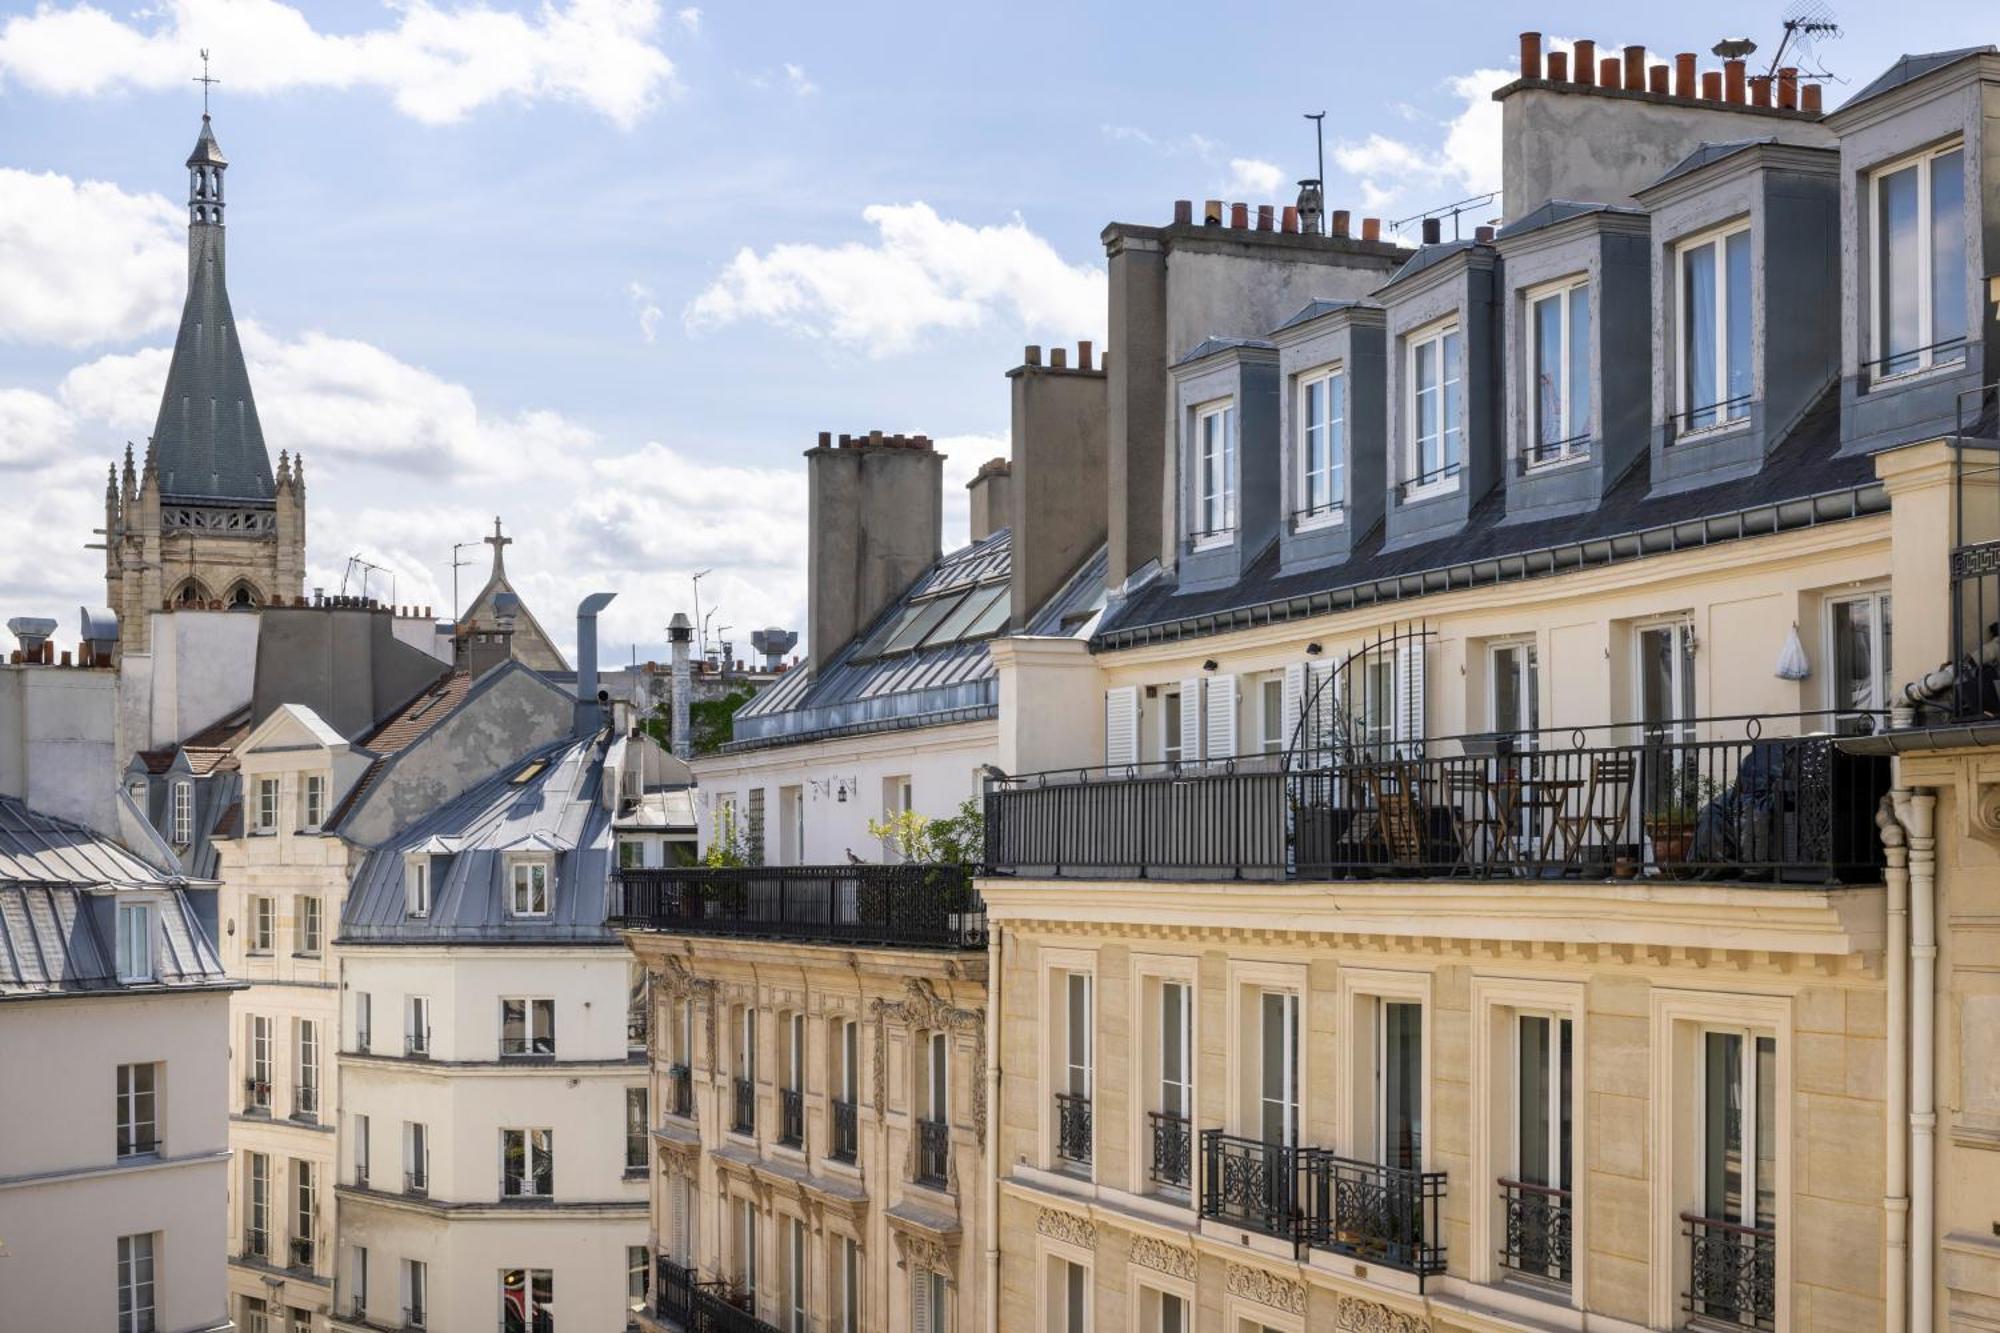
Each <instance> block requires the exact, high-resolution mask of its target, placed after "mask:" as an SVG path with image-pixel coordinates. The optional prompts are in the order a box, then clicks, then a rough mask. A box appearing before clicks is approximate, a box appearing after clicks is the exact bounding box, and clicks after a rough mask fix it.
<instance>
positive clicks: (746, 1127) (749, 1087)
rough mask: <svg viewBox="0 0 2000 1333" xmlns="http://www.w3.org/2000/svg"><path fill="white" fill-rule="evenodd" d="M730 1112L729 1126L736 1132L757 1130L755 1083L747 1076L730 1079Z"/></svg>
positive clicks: (745, 1132)
mask: <svg viewBox="0 0 2000 1333" xmlns="http://www.w3.org/2000/svg"><path fill="white" fill-rule="evenodd" d="M729 1086H730V1088H731V1090H732V1097H731V1100H732V1103H733V1104H732V1106H731V1111H732V1114H731V1116H730V1118H729V1127H730V1128H731V1129H732V1130H734V1131H735V1132H736V1133H738V1134H754V1133H756V1132H757V1085H756V1084H755V1083H752V1082H751V1081H750V1080H749V1079H747V1078H738V1079H731V1080H730V1084H729Z"/></svg>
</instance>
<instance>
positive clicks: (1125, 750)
mask: <svg viewBox="0 0 2000 1333" xmlns="http://www.w3.org/2000/svg"><path fill="white" fill-rule="evenodd" d="M1138 762H1139V687H1138V686H1136V685H1120V686H1119V687H1118V688H1116V689H1112V690H1106V691H1105V692H1104V765H1105V767H1107V768H1118V767H1121V766H1123V765H1127V764H1136V763H1138Z"/></svg>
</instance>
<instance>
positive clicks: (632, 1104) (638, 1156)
mask: <svg viewBox="0 0 2000 1333" xmlns="http://www.w3.org/2000/svg"><path fill="white" fill-rule="evenodd" d="M647 1132H648V1130H647V1125H646V1090H645V1089H644V1088H643V1087H641V1088H627V1089H625V1169H626V1170H627V1171H644V1170H645V1169H646V1163H647V1154H646V1135H647Z"/></svg>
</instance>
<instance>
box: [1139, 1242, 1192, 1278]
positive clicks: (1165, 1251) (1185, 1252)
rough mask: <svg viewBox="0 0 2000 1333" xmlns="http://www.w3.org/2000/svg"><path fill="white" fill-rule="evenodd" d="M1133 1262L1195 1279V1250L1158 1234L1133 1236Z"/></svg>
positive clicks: (1158, 1270)
mask: <svg viewBox="0 0 2000 1333" xmlns="http://www.w3.org/2000/svg"><path fill="white" fill-rule="evenodd" d="M1132 1262H1133V1263H1135V1264H1138V1265H1139V1266H1140V1267H1141V1268H1151V1269H1153V1270H1155V1271H1156V1272H1161V1273H1165V1274H1166V1275H1167V1276H1169V1277H1177V1278H1184V1279H1186V1280H1187V1281H1189V1282H1192V1281H1194V1275H1195V1257H1194V1251H1193V1250H1190V1249H1188V1248H1187V1247H1186V1246H1184V1245H1175V1244H1173V1243H1172V1242H1171V1241H1164V1240H1161V1239H1160V1238H1159V1237H1158V1236H1135V1237H1133V1238H1132Z"/></svg>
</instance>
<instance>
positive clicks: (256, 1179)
mask: <svg viewBox="0 0 2000 1333" xmlns="http://www.w3.org/2000/svg"><path fill="white" fill-rule="evenodd" d="M244 1156H245V1157H246V1158H247V1159H248V1160H247V1161H246V1162H245V1163H244V1168H243V1171H244V1175H245V1177H246V1179H247V1183H246V1185H245V1187H244V1203H243V1248H244V1249H245V1250H247V1251H249V1252H250V1254H251V1255H253V1256H254V1257H256V1258H259V1259H268V1258H270V1257H271V1155H270V1154H269V1153H262V1152H250V1153H245V1154H244Z"/></svg>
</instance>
